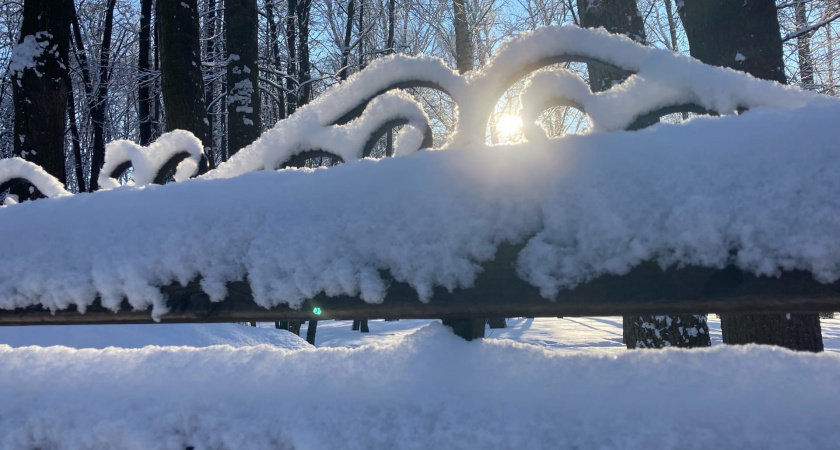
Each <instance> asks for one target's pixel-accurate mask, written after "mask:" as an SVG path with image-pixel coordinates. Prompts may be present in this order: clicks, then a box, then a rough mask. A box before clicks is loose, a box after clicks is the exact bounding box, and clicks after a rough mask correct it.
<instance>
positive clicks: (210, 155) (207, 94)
mask: <svg viewBox="0 0 840 450" xmlns="http://www.w3.org/2000/svg"><path fill="white" fill-rule="evenodd" d="M204 29H205V31H206V32H205V42H204V51H205V58H207V59H209V60H210V62H211V69H210V70H211V71H214V72H215V70H216V39H217V38H216V0H207V16H206V17H205V19H204ZM215 95H216V78H215V77H210V78H209V80H208V82H207V83H205V86H204V109H206V110H207V142H208V144H209V145H208V146H207V147H206V148H205V149H204V152H205V153H206V155H207V168H208V169H210V170H213V169H215V168H216V155H215V152H214V151H213V148H214V144H215V143H216V142H215V139H214V137H213V125H214V123H215V121H216V118H215V117H213V111H212V108H213V100H214V97H215Z"/></svg>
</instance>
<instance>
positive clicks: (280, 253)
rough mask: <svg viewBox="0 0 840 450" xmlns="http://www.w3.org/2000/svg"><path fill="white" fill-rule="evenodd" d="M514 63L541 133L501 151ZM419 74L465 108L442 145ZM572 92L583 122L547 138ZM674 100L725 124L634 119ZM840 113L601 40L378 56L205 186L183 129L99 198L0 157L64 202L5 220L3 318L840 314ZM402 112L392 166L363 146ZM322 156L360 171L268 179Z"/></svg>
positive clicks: (115, 156) (534, 38)
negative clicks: (500, 111)
mask: <svg viewBox="0 0 840 450" xmlns="http://www.w3.org/2000/svg"><path fill="white" fill-rule="evenodd" d="M571 61H576V62H586V63H589V64H601V65H605V66H608V67H611V68H613V70H615V71H620V72H625V73H627V74H629V77H628V78H627V79H626V80H625V81H624V82H622V83H620V84H618V85H617V86H615V87H613V88H612V89H610V90H608V91H605V92H602V93H597V94H593V93H592V92H591V91H590V89H589V87H588V86H587V84H586V83H585V82H584V81H583V80H582V79H581V78H580V77H579V76H578V75H576V74H575V73H573V72H571V71H568V70H564V69H557V68H556V66H553V65H556V64H557V63H562V62H571ZM544 68H545V69H544ZM523 77H524V81H525V83H524V86H523V88H522V92H521V95H520V103H521V105H522V108H521V111H520V116H521V118H522V119H523V122H524V124H525V125H524V127H523V134H524V136H525V138H526V142H522V143H518V144H511V145H504V146H490V145H487V143H486V136H487V124H488V121H489V119H490V116H491V113H492V111H493V107H494V105H495V104H496V103H497V101H498V100H499V98H500V97H501V96H502V94H503V93H504V92H505V90H507V89H508V88H509V87H510V86H511V85H512V84H514V83H516V82H518V81H520V80H522V79H523ZM408 87H426V88H434V89H438V90H440V91H442V92H444V93H446V94H448V95H449V96H450V97H451V98H452V100H453V101H454V102H455V103H456V104H457V106H458V120H457V126H456V129H455V131H454V133H453V134H452V135H451V136H450V137H449V138H448V140H447V141H446V142H433V139H432V132H431V127H430V125H429V118H428V117H427V116H426V114H425V113H424V111H423V109H422V108H421V107H420V106H419V105H418V103H417V102H416V101H415V100H414V99H413V98H412V97H411V96H409V95H408V94H406V93H403V92H401V91H399V90H397V89H398V88H408ZM556 105H567V106H573V107H575V108H578V109H581V110H582V111H584V112H585V113H586V114H587V116H588V118H589V120H590V123H591V127H590V130H589V132H588V133H587V134H585V135H581V136H564V137H562V138H557V139H550V138H548V137H547V136H546V134H545V132H544V131H543V130H542V128H540V127H539V126H538V125H537V122H536V119H537V117H538V116H539V114H540V113H541V112H543V111H544V110H545V109H547V108H548V107H551V106H556ZM744 111H746V112H744ZM674 112H694V113H705V114H708V115H714V116H718V117H697V118H694V119H692V120H690V121H688V122H685V123H682V124H665V123H662V124H657V125H655V126H652V127H649V128H647V129H644V130H641V131H625V130H636V129H639V128H642V127H643V126H644V125H647V124H650V123H652V122H653V120H652V119H655V118H658V117H660V116H662V115H665V114H670V113H674ZM738 112H741V114H738ZM838 118H840V102H838V101H837V100H835V99H831V98H827V97H822V96H819V95H816V94H812V93H808V92H803V91H800V90H798V89H795V88H790V87H786V86H782V85H779V84H776V83H772V82H768V81H761V80H756V79H754V78H752V77H750V76H748V75H744V74H742V73H737V72H735V71H731V70H727V69H721V68H715V67H710V66H705V65H703V64H701V63H699V62H697V61H694V60H691V59H689V58H686V57H683V56H679V55H676V54H673V53H670V52H666V51H662V50H656V49H651V48H646V47H642V46H639V45H637V44H635V43H633V42H631V41H630V40H628V39H624V38H621V37H615V36H611V35H608V34H606V33H604V32H601V31H592V30H583V29H578V28H562V27H547V28H541V29H538V30H536V31H534V32H532V33H524V34H522V35H519V36H517V37H515V38H513V39H511V40H510V41H508V42H507V43H506V44H504V45H503V46H502V47H501V48H500V49H499V51H498V53H497V55H496V57H495V58H494V59H493V60H492V61H491V62H490V63H488V64H487V66H486V67H485V68H483V69H482V70H481V71H478V72H475V73H471V74H469V75H467V76H459V75H457V74H456V73H455V72H453V71H452V70H450V69H449V68H447V67H446V66H445V65H444V64H443V63H442V62H441V61H439V60H435V59H429V58H423V57H405V56H392V57H388V58H383V59H381V60H379V61H377V62H375V63H374V64H371V66H369V67H368V68H367V69H365V70H364V71H363V72H362V73H360V74H357V75H356V76H354V77H351V79H349V80H348V81H347V82H345V83H342V84H341V85H339V86H336V87H334V88H332V89H331V90H330V91H329V92H327V93H325V94H324V95H322V96H321V97H320V98H319V99H318V100H317V101H315V102H313V103H312V104H310V105H307V106H306V107H304V108H301V109H300V110H299V111H298V112H296V113H295V114H294V115H293V116H292V117H290V118H289V119H286V120H283V121H280V122H278V123H277V124H276V125H275V126H274V127H273V128H272V129H271V130H268V131H267V132H265V133H264V134H263V136H262V137H261V138H260V139H259V140H257V141H256V142H254V143H253V144H252V145H250V146H248V147H246V148H244V149H242V150H240V151H239V152H237V153H236V154H235V155H234V156H233V157H232V158H231V159H230V160H229V161H227V162H226V163H224V164H221V165H220V166H219V167H218V168H216V169H215V170H212V171H210V172H207V173H204V174H202V175H201V176H197V177H196V175H197V174H198V172H199V168H200V166H201V163H202V158H204V155H203V152H202V147H201V144H200V143H199V142H198V141H197V140H196V139H195V138H194V137H193V136H192V135H190V134H189V133H187V132H183V131H174V132H172V133H168V134H166V135H164V136H162V137H161V138H160V139H159V140H158V141H157V142H156V143H155V144H153V145H151V146H149V147H148V148H142V147H138V146H136V145H134V144H132V143H129V142H126V141H117V142H114V143H111V144H109V146H108V150H107V153H106V162H105V167H104V168H103V170H102V176H101V178H100V180H99V185H100V186H102V187H103V189H106V190H104V191H100V192H96V193H93V194H81V195H70V194H69V193H68V192H67V191H66V190H65V189H64V188H63V186H61V185H60V183H57V181H56V180H54V179H53V178H51V177H50V176H49V175H47V174H46V173H45V172H43V171H42V170H40V169H39V168H38V167H33V166H32V165H31V164H29V163H26V162H24V161H22V160H19V159H11V160H3V161H0V191H2V189H5V188H6V187H7V186H9V185H11V184H12V183H17V182H28V183H31V184H32V185H33V187H34V188H36V189H37V190H39V191H40V192H41V193H42V194H44V195H45V196H47V197H51V199H49V200H39V201H35V202H27V204H21V205H10V206H7V207H3V208H0V235H1V236H3V237H4V244H3V260H4V261H5V263H4V266H3V270H2V271H0V308H2V309H0V324H12V323H14V324H37V323H91V322H95V323H128V322H148V321H152V320H159V321H164V322H167V321H168V322H190V321H194V322H214V321H219V322H222V321H236V320H246V319H247V320H287V319H304V320H311V319H325V318H326V319H331V318H352V319H359V318H415V317H434V318H447V319H461V320H462V322H461V323H463V324H464V326H465V327H467V328H468V327H469V324H470V321H471V320H472V319H474V318H483V317H504V316H557V315H604V314H628V313H702V312H734V311H766V312H770V311H782V312H790V311H823V310H833V309H838V308H840V283H838V282H837V280H838V278H840V239H838V238H839V237H840V195H837V194H840V179H838V177H836V174H837V173H840V145H838V144H837V143H838V142H840V130H838V128H837V127H836V126H835V124H836V122H837V119H838ZM395 125H404V127H403V128H402V129H401V130H400V131H399V132H398V133H397V137H396V142H395V145H394V154H393V156H394V158H385V159H381V160H371V159H367V158H366V157H367V156H369V155H370V151H371V149H372V148H373V146H374V144H375V143H376V141H377V140H378V139H379V138H380V137H381V136H382V135H383V134H384V133H385V132H386V131H387V130H389V129H392V128H393V127H394V126H395ZM420 149H423V151H420V152H418V151H417V150H420ZM315 156H330V157H332V158H333V159H334V160H336V161H340V162H343V163H344V164H341V165H339V166H336V167H332V168H329V169H317V170H311V169H303V170H284V171H281V172H277V171H275V170H274V169H279V168H287V167H300V166H302V163H303V162H304V160H305V159H307V158H309V157H315ZM388 156H391V155H388ZM129 167H133V174H132V175H131V180H130V182H129V183H128V186H118V184H119V183H117V181H116V179H117V178H118V177H120V176H124V175H125V173H126V171H127V169H128V168H129ZM171 172H174V176H173V178H174V180H175V181H176V182H175V183H170V184H167V185H166V186H153V185H152V184H153V183H161V182H162V181H163V180H164V179H165V178H167V177H166V175H167V174H169V173H171ZM191 177H192V179H191ZM149 308H151V314H150V312H149ZM77 311H78V312H83V313H84V314H78V312H77Z"/></svg>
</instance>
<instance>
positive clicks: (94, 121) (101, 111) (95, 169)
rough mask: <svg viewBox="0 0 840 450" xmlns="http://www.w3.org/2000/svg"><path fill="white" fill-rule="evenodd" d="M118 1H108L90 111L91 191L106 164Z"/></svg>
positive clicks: (97, 187)
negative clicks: (112, 48) (112, 34)
mask: <svg viewBox="0 0 840 450" xmlns="http://www.w3.org/2000/svg"><path fill="white" fill-rule="evenodd" d="M116 4H117V1H116V0H108V4H107V5H106V8H105V29H104V30H103V32H102V46H101V48H100V50H99V84H98V85H97V87H96V93H95V96H94V98H95V102H94V104H93V107H92V108H91V110H90V121H91V125H92V126H93V151H92V154H91V163H90V190H91V191H95V190H97V189H99V171H100V170H102V165H103V164H104V163H105V109H106V107H107V104H108V103H107V102H108V78H109V75H108V73H109V70H108V69H109V67H110V64H111V33H112V32H113V30H114V7H115V6H116Z"/></svg>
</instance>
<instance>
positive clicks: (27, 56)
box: [9, 31, 58, 78]
mask: <svg viewBox="0 0 840 450" xmlns="http://www.w3.org/2000/svg"><path fill="white" fill-rule="evenodd" d="M50 39H52V35H51V34H50V33H49V32H46V31H39V32H37V33H35V34H34V35H32V34H30V35H27V36H24V37H23V39H22V40H21V41H20V43H18V44H17V45H15V48H14V49H13V50H12V57H11V58H10V59H9V70H10V71H11V72H12V73H13V74H15V76H17V77H18V78H20V77H22V76H23V72H24V70H26V69H32V70H34V71H35V73H36V74H37V75H38V77H39V78H40V77H41V76H42V75H43V74H41V73H40V72H39V71H38V66H39V65H44V63H43V61H40V62H39V61H38V60H39V59H40V58H41V56H42V55H43V54H44V51H46V50H47V49H48V48H49V46H50ZM54 53H55V54H56V56H57V55H58V52H57V51H54Z"/></svg>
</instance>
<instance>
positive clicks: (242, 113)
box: [225, 0, 262, 156]
mask: <svg viewBox="0 0 840 450" xmlns="http://www.w3.org/2000/svg"><path fill="white" fill-rule="evenodd" d="M258 24H259V20H258V17H257V0H225V37H226V39H227V54H228V58H227V92H228V93H227V111H228V155H229V156H230V155H233V154H235V153H236V152H237V151H239V149H242V148H244V147H246V146H247V145H249V144H251V143H252V142H254V141H256V140H257V138H259V137H260V133H261V132H262V122H261V120H260V114H261V112H262V107H261V105H260V91H259V65H258V60H259V54H258V52H257V50H258V46H257V34H258V33H257V32H258V28H257V26H258Z"/></svg>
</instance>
